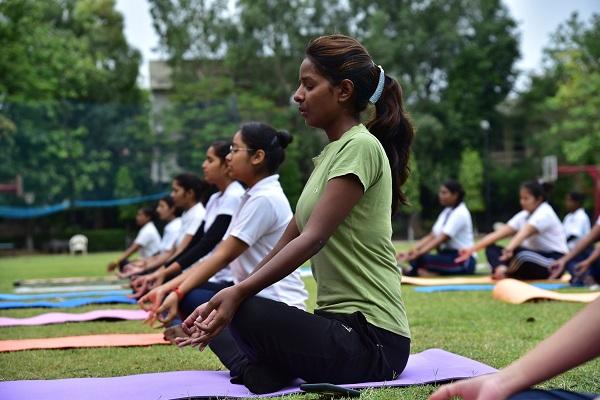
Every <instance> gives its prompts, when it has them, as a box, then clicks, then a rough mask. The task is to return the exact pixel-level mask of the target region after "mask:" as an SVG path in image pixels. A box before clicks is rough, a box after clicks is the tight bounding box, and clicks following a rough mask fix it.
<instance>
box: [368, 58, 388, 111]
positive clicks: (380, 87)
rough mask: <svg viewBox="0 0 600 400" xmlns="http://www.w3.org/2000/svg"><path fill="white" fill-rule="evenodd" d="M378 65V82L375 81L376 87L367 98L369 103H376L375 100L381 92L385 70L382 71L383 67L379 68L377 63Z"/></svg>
mask: <svg viewBox="0 0 600 400" xmlns="http://www.w3.org/2000/svg"><path fill="white" fill-rule="evenodd" d="M378 67H379V71H381V72H380V74H379V82H377V88H376V89H375V91H374V92H373V94H372V95H371V97H370V98H369V103H371V104H375V103H377V101H378V100H379V98H380V97H381V93H383V84H384V83H385V72H384V71H383V68H381V65H378Z"/></svg>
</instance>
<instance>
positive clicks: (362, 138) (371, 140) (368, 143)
mask: <svg viewBox="0 0 600 400" xmlns="http://www.w3.org/2000/svg"><path fill="white" fill-rule="evenodd" d="M353 129H356V131H354V132H352V135H351V137H350V138H348V139H347V140H346V141H345V142H344V144H343V145H342V146H341V148H340V151H344V150H345V151H348V150H352V151H355V152H363V153H368V152H374V153H380V152H384V150H383V146H382V145H381V143H380V142H379V139H377V138H376V137H375V136H374V135H373V134H372V133H371V132H369V130H368V129H367V128H366V127H365V126H364V125H359V126H357V127H355V128H353Z"/></svg>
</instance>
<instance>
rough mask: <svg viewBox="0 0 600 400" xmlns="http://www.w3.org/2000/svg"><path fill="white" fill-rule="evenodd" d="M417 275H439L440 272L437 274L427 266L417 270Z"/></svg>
mask: <svg viewBox="0 0 600 400" xmlns="http://www.w3.org/2000/svg"><path fill="white" fill-rule="evenodd" d="M417 275H419V276H422V277H428V276H439V274H436V273H435V272H431V271H427V270H426V269H425V268H419V269H418V270H417Z"/></svg>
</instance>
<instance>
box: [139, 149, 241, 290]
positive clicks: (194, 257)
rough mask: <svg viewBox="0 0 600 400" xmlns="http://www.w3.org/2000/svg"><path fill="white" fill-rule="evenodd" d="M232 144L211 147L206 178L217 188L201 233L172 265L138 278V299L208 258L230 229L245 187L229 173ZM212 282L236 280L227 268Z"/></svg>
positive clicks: (206, 166)
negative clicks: (228, 156) (228, 158)
mask: <svg viewBox="0 0 600 400" xmlns="http://www.w3.org/2000/svg"><path fill="white" fill-rule="evenodd" d="M230 146H231V141H216V142H214V143H212V145H211V146H210V147H209V148H208V150H207V152H206V158H205V160H204V163H203V164H202V168H203V172H204V179H205V180H206V181H207V182H208V183H210V184H211V185H214V186H216V187H217V190H218V191H217V192H216V193H214V194H213V195H212V196H211V197H210V199H209V200H208V203H207V204H206V214H205V216H204V220H203V221H202V224H201V225H200V228H199V229H198V231H196V234H195V235H194V237H193V238H192V242H191V243H190V245H189V246H188V248H187V249H186V250H185V251H184V252H182V253H181V254H180V255H179V256H177V257H176V258H174V259H173V260H172V262H170V263H167V264H166V265H165V267H163V268H159V269H157V270H156V271H154V272H152V273H150V274H147V275H142V276H140V277H139V278H137V279H136V282H135V288H136V294H135V297H137V298H140V297H141V296H142V295H144V294H146V293H147V292H148V290H150V289H152V288H154V287H157V286H159V285H161V284H163V283H164V282H165V281H167V280H169V279H171V278H173V277H175V276H177V275H179V274H180V273H181V272H182V271H183V270H185V269H187V268H189V267H190V266H191V265H193V264H194V263H196V262H197V261H199V260H201V259H202V258H203V257H206V256H207V255H208V254H210V252H211V251H212V250H213V249H214V248H215V246H217V245H218V244H219V243H220V242H221V241H222V240H223V236H224V235H225V232H227V229H228V228H229V224H230V222H231V218H232V216H233V214H234V213H235V212H236V211H237V209H238V208H239V206H240V203H241V199H242V196H243V194H244V188H243V187H242V185H241V184H240V183H239V182H237V181H236V180H234V179H232V178H231V176H230V174H229V167H228V165H227V160H226V157H227V155H228V154H229V148H230ZM210 281H211V282H212V283H215V284H217V285H219V284H223V283H226V284H228V285H231V284H232V282H233V278H232V276H231V273H230V271H229V268H225V269H223V270H222V271H220V272H218V273H217V274H216V275H215V276H213V277H211V279H210Z"/></svg>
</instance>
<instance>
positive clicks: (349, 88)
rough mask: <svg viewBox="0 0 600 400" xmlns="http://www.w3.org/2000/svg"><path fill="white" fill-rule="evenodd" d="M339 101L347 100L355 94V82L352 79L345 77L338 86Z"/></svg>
mask: <svg viewBox="0 0 600 400" xmlns="http://www.w3.org/2000/svg"><path fill="white" fill-rule="evenodd" d="M337 92H338V101H339V102H340V103H345V102H347V101H348V100H349V99H350V98H351V97H352V95H353V94H354V82H352V81H351V80H350V79H343V80H342V81H341V82H340V83H339V84H338V86H337Z"/></svg>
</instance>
